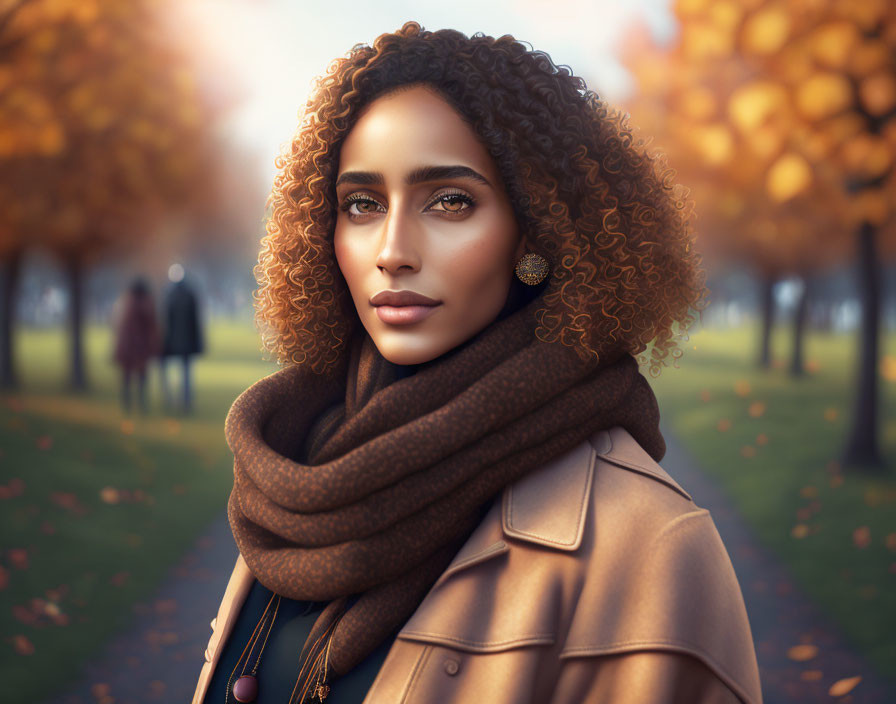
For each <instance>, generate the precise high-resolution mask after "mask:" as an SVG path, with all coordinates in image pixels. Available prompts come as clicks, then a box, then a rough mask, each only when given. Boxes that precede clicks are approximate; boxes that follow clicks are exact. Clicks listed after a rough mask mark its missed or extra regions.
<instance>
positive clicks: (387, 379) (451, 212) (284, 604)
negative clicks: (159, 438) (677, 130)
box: [194, 23, 761, 704]
mask: <svg viewBox="0 0 896 704" xmlns="http://www.w3.org/2000/svg"><path fill="white" fill-rule="evenodd" d="M279 168H280V173H279V176H278V177H277V179H276V181H275V185H274V190H273V194H272V200H271V205H272V216H271V218H270V221H269V223H268V231H267V236H266V237H265V238H264V241H263V248H262V253H261V256H260V258H259V265H258V267H257V270H256V273H257V275H258V278H259V281H260V285H261V287H260V292H259V294H258V297H257V312H258V317H259V321H260V323H261V324H262V326H263V330H264V335H265V339H266V341H267V343H268V345H269V347H270V349H272V350H273V351H275V352H276V354H277V356H278V358H279V360H280V361H281V362H282V363H284V364H286V365H287V366H286V368H285V369H283V370H282V371H280V372H277V373H276V374H273V375H271V376H269V377H267V378H266V379H263V380H261V381H260V382H258V383H257V384H255V385H254V386H253V387H251V388H250V389H249V390H247V391H246V392H245V393H244V394H243V395H242V396H241V397H240V398H239V399H238V400H237V401H236V403H235V404H234V406H233V408H232V409H231V412H230V414H229V416H228V420H227V437H228V442H229V443H230V447H231V449H232V450H233V452H234V455H235V464H234V474H235V481H234V489H233V493H232V494H231V498H230V502H229V505H228V511H229V517H230V522H231V526H232V528H233V533H234V537H235V539H236V542H237V545H238V547H239V550H240V558H239V559H238V561H237V565H236V568H235V570H234V573H233V576H232V577H231V580H230V583H229V584H228V586H227V590H226V592H225V596H224V600H223V602H222V604H221V607H220V609H219V611H218V616H217V618H216V619H215V620H214V621H213V622H212V628H213V634H212V638H211V641H210V642H209V648H208V650H207V651H206V665H205V666H204V667H203V670H202V673H201V675H200V680H199V684H198V686H197V690H196V695H195V698H194V702H196V703H197V704H198V703H199V702H203V701H204V702H215V703H217V702H232V701H257V702H261V703H262V704H267V702H284V704H285V703H287V702H290V703H292V702H299V701H309V700H312V699H313V700H314V701H323V700H324V699H327V700H328V701H331V702H339V703H340V704H341V703H342V702H360V701H362V700H363V701H364V702H367V703H368V704H373V703H379V702H390V703H391V702H455V701H461V700H464V701H488V702H508V703H510V702H514V703H521V702H555V703H558V704H559V703H566V702H569V703H572V702H583V701H588V702H634V703H635V704H641V703H643V704H647V703H648V702H651V703H653V702H731V703H733V702H739V701H740V702H746V703H747V704H755V703H757V702H760V701H761V694H760V691H759V679H758V672H757V668H756V660H755V654H754V652H753V644H752V639H751V635H750V628H749V623H748V621H747V616H746V612H745V610H744V606H743V600H742V597H741V593H740V589H739V586H738V584H737V580H736V577H735V576H734V572H733V570H732V568H731V564H730V562H729V560H728V556H727V553H726V552H725V549H724V547H723V546H722V544H721V541H720V539H719V537H718V533H717V532H716V530H715V526H714V525H713V523H712V520H711V518H710V517H709V514H708V513H707V512H706V511H705V510H703V509H700V508H698V507H697V506H695V505H694V503H693V502H692V501H691V499H690V497H689V496H688V495H687V493H686V492H685V491H684V490H683V489H682V488H681V487H679V486H678V485H677V484H676V483H675V481H674V480H673V479H672V478H671V477H669V475H668V474H666V473H665V472H664V471H663V470H662V469H661V468H660V467H659V465H657V464H656V460H659V459H660V458H661V457H662V455H663V453H664V450H665V446H664V443H663V439H662V436H661V435H660V433H659V430H658V422H659V413H658V410H657V406H656V401H655V399H654V396H653V394H652V392H651V389H650V387H649V385H648V383H647V382H646V380H645V379H644V377H643V376H641V375H640V374H639V373H638V365H637V362H636V360H635V357H634V356H633V355H637V354H641V353H643V352H644V351H645V350H646V349H647V347H648V344H652V351H651V353H650V355H649V359H645V361H648V363H649V365H650V368H651V371H654V372H657V371H659V369H660V367H661V366H662V365H663V364H664V362H665V361H666V360H667V359H668V357H669V355H672V356H673V357H675V356H677V354H678V352H677V350H676V349H675V343H674V340H673V337H674V328H675V327H676V326H680V327H683V328H686V327H687V325H688V324H689V323H691V322H692V320H693V316H692V311H693V310H695V309H700V307H701V306H702V304H703V296H704V293H705V291H704V288H703V284H702V275H701V273H700V271H699V262H698V258H697V256H696V255H695V254H694V252H693V251H692V250H691V231H690V228H689V224H688V223H689V215H690V212H689V207H688V205H687V203H686V202H685V201H684V200H683V199H682V198H681V197H680V195H679V192H680V191H679V189H678V187H676V186H674V185H673V184H672V183H671V181H670V174H671V172H669V171H668V170H665V169H664V168H663V166H662V163H661V162H660V161H659V160H658V159H657V158H654V157H651V156H649V155H647V154H646V153H645V151H644V148H643V146H642V145H641V144H639V143H635V142H634V141H633V139H632V135H631V132H630V131H629V129H628V128H627V127H626V126H625V124H624V122H623V120H622V118H621V117H620V116H619V115H618V114H617V113H614V112H612V111H611V110H610V109H609V108H607V107H606V106H605V105H604V104H603V103H601V102H600V101H599V100H598V98H597V96H596V95H594V94H593V93H591V92H588V91H587V90H586V89H585V86H584V84H583V83H582V81H581V80H580V79H578V78H575V77H574V76H572V75H571V74H570V73H569V72H568V71H567V70H566V69H564V68H559V67H557V66H555V65H554V64H553V63H552V62H551V60H550V59H549V58H548V57H547V56H546V55H545V54H542V53H539V52H534V51H530V50H527V49H526V47H525V46H523V45H522V44H520V43H519V42H516V41H515V40H514V39H513V38H512V37H509V36H505V37H501V38H500V39H497V40H495V39H492V38H490V37H484V36H479V35H477V36H474V37H472V38H467V37H465V36H464V35H462V34H460V33H458V32H455V31H451V30H443V31H438V32H427V31H424V30H423V29H422V28H421V27H420V26H419V25H417V24H415V23H408V24H406V25H405V26H404V27H402V29H401V30H399V31H398V32H396V33H394V34H387V35H383V36H381V37H379V38H378V39H377V40H376V42H374V45H373V47H368V46H357V47H355V48H354V49H353V50H352V52H351V54H350V55H349V57H348V58H346V59H341V60H338V61H336V62H335V63H334V64H333V65H332V66H331V67H330V70H329V71H328V73H327V75H326V76H324V77H323V78H322V79H320V81H319V83H318V86H317V90H316V92H315V94H314V96H313V98H312V99H311V100H310V102H309V104H308V106H307V109H306V113H305V117H304V121H303V123H302V125H301V127H300V130H299V132H298V134H297V136H296V138H295V139H294V141H293V143H292V147H291V149H290V150H289V152H288V153H287V154H286V155H285V156H284V157H282V158H281V159H280V161H279ZM645 357H647V356H646V355H645Z"/></svg>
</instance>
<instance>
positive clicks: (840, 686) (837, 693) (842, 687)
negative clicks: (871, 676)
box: [828, 675, 862, 697]
mask: <svg viewBox="0 0 896 704" xmlns="http://www.w3.org/2000/svg"><path fill="white" fill-rule="evenodd" d="M861 681H862V677H861V675H857V676H855V677H847V678H845V679H842V680H837V681H836V682H834V684H832V685H831V688H830V689H829V690H828V694H830V695H831V696H832V697H842V696H844V695H846V694H849V693H850V692H851V691H852V690H853V689H855V686H856V685H857V684H858V683H859V682H861Z"/></svg>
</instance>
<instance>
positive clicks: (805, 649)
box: [787, 643, 818, 662]
mask: <svg viewBox="0 0 896 704" xmlns="http://www.w3.org/2000/svg"><path fill="white" fill-rule="evenodd" d="M816 655H818V646H817V645H812V644H811V643H803V644H801V645H794V646H793V647H791V648H788V649H787V657H788V658H789V659H790V660H793V661H795V662H806V661H807V660H811V659H812V658H814V657H815V656H816Z"/></svg>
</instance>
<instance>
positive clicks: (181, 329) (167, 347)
mask: <svg viewBox="0 0 896 704" xmlns="http://www.w3.org/2000/svg"><path fill="white" fill-rule="evenodd" d="M168 279H169V280H170V281H171V283H172V285H171V287H170V288H169V289H168V294H167V296H166V299H165V342H164V345H163V347H162V360H161V372H162V393H163V395H164V399H165V405H166V407H168V408H172V407H174V405H175V404H174V401H173V399H172V395H171V390H170V387H169V385H168V372H167V368H168V363H169V360H170V359H171V358H172V357H176V358H178V359H179V360H180V364H181V400H180V409H181V410H182V411H183V412H184V413H190V412H191V411H192V409H193V389H192V383H191V369H190V367H191V362H192V358H193V355H198V354H202V352H203V350H204V345H203V338H202V325H201V322H200V319H199V307H198V303H197V300H196V294H195V292H194V291H193V288H192V287H191V286H190V285H189V284H188V283H187V281H186V280H185V278H184V268H183V267H182V266H181V265H180V264H173V265H172V266H171V267H170V268H169V269H168Z"/></svg>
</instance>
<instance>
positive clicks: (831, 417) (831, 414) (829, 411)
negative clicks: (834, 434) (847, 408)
mask: <svg viewBox="0 0 896 704" xmlns="http://www.w3.org/2000/svg"><path fill="white" fill-rule="evenodd" d="M838 416H839V413H838V412H837V409H836V408H833V407H829V408H825V409H824V419H825V420H826V421H828V423H833V422H834V421H836V420H837V417H838Z"/></svg>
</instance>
